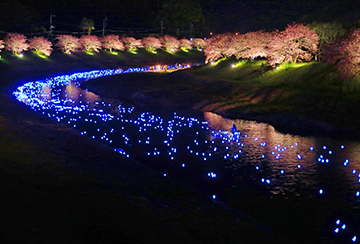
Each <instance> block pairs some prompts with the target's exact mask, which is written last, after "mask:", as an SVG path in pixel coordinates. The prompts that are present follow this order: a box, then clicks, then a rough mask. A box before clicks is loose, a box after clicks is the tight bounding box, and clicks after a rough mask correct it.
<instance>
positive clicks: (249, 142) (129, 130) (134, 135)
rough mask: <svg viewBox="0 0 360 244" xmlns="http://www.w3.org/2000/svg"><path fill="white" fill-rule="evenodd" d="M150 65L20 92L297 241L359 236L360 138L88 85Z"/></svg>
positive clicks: (54, 80) (52, 80) (66, 78)
mask: <svg viewBox="0 0 360 244" xmlns="http://www.w3.org/2000/svg"><path fill="white" fill-rule="evenodd" d="M141 71H146V68H134V69H128V70H119V69H118V70H95V71H91V72H84V73H74V74H72V75H63V76H56V77H49V78H48V79H45V80H39V81H34V82H28V83H26V84H24V85H21V86H19V87H18V88H17V89H16V90H15V91H14V92H13V95H14V96H15V97H16V98H17V99H18V100H19V101H21V102H23V103H25V104H27V105H29V106H30V107H31V108H32V109H33V110H35V111H36V112H39V113H42V114H43V115H44V116H48V117H50V118H52V119H53V120H56V121H57V122H61V123H66V124H67V125H68V126H71V127H73V128H74V129H75V130H76V131H78V132H79V133H81V135H84V136H87V137H88V138H89V139H92V140H97V141H101V142H102V143H104V144H107V145H108V146H111V147H112V148H114V150H115V151H117V152H118V153H119V154H121V155H122V156H123V157H129V158H135V159H137V160H139V161H140V162H142V163H143V164H145V165H147V166H149V167H151V168H153V169H154V170H156V171H158V172H159V174H162V175H163V176H164V177H171V178H174V179H176V180H179V181H184V182H186V184H190V185H192V186H194V187H196V188H198V189H200V190H201V191H202V192H204V193H205V194H207V195H208V196H209V198H211V199H212V200H213V201H219V202H225V203H226V204H228V206H230V207H231V208H233V209H235V211H245V212H248V213H250V214H251V215H255V216H257V217H258V218H259V219H262V218H261V216H264V218H263V219H262V220H264V221H269V222H273V223H274V225H275V226H277V225H278V226H279V227H278V228H279V229H282V228H288V229H286V231H290V232H293V234H292V236H293V237H294V239H297V237H299V238H301V235H305V236H306V235H309V236H311V235H314V236H316V235H317V233H312V232H319V235H325V236H326V237H327V238H329V239H330V240H333V241H334V242H339V243H357V242H360V211H359V206H360V151H359V150H360V142H356V141H350V140H345V139H344V140H339V139H337V140H334V139H329V138H322V137H302V136H296V135H290V134H282V133H279V132H277V131H276V130H275V129H274V128H273V127H272V126H271V125H268V124H264V123H257V122H253V121H246V120H230V119H226V118H223V117H221V116H219V115H217V114H214V113H210V112H206V113H199V112H196V111H183V110H182V111H173V110H171V109H168V110H166V111H161V110H159V109H156V110H155V109H153V110H149V109H148V108H144V107H140V108H136V107H134V106H131V105H128V104H125V103H123V102H121V101H114V100H109V99H107V98H101V97H99V96H98V95H96V94H94V93H92V92H89V91H86V90H84V89H81V88H80V84H81V83H82V82H85V81H86V80H88V79H93V78H97V77H101V76H106V75H120V74H121V73H127V72H141ZM114 79H116V77H114ZM269 212H270V213H269ZM276 216H281V217H279V219H278V220H274V219H276V218H277V217H276ZM269 219H270V220H269ZM320 232H321V233H320ZM305 239H306V238H305Z"/></svg>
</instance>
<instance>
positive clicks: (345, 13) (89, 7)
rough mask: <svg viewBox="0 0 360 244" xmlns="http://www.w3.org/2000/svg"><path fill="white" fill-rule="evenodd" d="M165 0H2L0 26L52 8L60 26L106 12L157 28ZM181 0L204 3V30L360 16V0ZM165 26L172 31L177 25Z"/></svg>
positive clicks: (40, 16)
mask: <svg viewBox="0 0 360 244" xmlns="http://www.w3.org/2000/svg"><path fill="white" fill-rule="evenodd" d="M167 1H174V0H131V1H122V0H61V1H59V0H1V1H0V28H1V29H11V28H13V27H14V26H16V24H17V26H23V27H24V28H26V30H28V31H30V30H34V29H36V28H37V27H39V26H43V27H44V28H46V29H47V28H48V27H49V15H50V13H51V12H52V13H54V14H55V16H56V17H54V18H53V21H54V25H55V27H56V30H60V29H63V30H72V31H74V30H79V28H78V26H79V23H80V21H81V19H82V18H83V17H87V18H91V19H93V20H94V21H95V27H96V29H97V30H99V29H101V28H102V24H103V23H102V20H103V18H104V17H105V16H107V17H108V19H109V21H108V28H113V29H117V28H118V29H121V28H125V27H133V28H140V27H143V28H145V29H146V28H148V29H151V28H153V29H156V28H157V29H159V28H160V22H159V20H158V19H157V18H156V16H158V14H159V9H160V8H161V7H160V6H161V5H162V4H163V3H164V2H167ZM181 1H185V2H187V3H190V4H195V3H194V2H197V3H198V4H200V6H201V9H202V13H203V16H204V17H205V18H204V20H205V21H204V24H203V25H202V26H201V28H200V27H197V28H198V29H199V30H201V31H202V32H204V34H206V33H207V32H210V31H213V32H214V33H223V32H227V31H240V32H242V33H244V32H248V31H255V30H260V29H269V30H273V29H282V28H284V27H285V26H286V24H289V23H292V22H294V21H296V22H312V21H313V20H317V21H322V22H331V21H340V22H343V23H345V24H347V25H349V23H352V22H354V21H355V20H359V19H360V14H359V13H360V1H359V0H278V1H273V0H251V1H249V0H242V1H239V0H237V1H235V0H226V1H215V0H177V2H181ZM29 23H32V25H33V27H31V28H30V26H29V25H30V24H29ZM165 24H166V23H165ZM34 26H36V27H34ZM14 28H15V27H14ZM167 28H168V30H169V31H174V30H171V28H173V27H167ZM1 29H0V30H1ZM205 32H206V33H205Z"/></svg>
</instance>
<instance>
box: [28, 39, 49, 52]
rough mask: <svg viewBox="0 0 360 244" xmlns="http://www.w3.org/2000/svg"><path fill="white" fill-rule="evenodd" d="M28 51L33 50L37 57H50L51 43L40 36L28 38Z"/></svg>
mask: <svg viewBox="0 0 360 244" xmlns="http://www.w3.org/2000/svg"><path fill="white" fill-rule="evenodd" d="M29 49H33V50H35V52H36V53H37V54H38V55H45V56H50V55H51V53H52V51H53V49H52V44H51V42H50V41H49V40H47V39H45V38H44V37H42V36H41V37H33V38H30V39H29Z"/></svg>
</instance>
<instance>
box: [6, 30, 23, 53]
mask: <svg viewBox="0 0 360 244" xmlns="http://www.w3.org/2000/svg"><path fill="white" fill-rule="evenodd" d="M4 41H5V49H6V50H8V51H10V52H12V53H13V54H20V53H21V52H22V51H26V50H28V48H29V44H28V43H27V39H26V36H24V35H23V34H19V33H8V34H7V35H6V36H5V38H4Z"/></svg>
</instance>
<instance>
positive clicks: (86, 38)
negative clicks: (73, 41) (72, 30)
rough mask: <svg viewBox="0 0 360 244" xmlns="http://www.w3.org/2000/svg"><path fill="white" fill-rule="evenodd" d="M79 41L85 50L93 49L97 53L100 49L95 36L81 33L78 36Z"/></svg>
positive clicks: (99, 43)
mask: <svg viewBox="0 0 360 244" xmlns="http://www.w3.org/2000/svg"><path fill="white" fill-rule="evenodd" d="M79 41H80V44H81V46H82V48H83V49H84V50H85V51H86V52H89V51H95V52H97V53H98V52H99V51H100V50H101V42H100V41H99V38H98V37H97V36H94V35H83V36H81V37H80V40H79Z"/></svg>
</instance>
